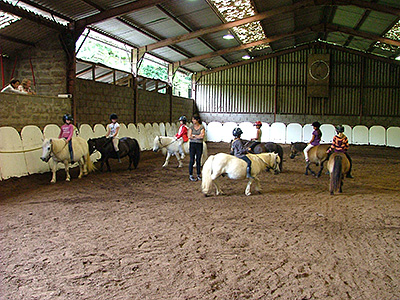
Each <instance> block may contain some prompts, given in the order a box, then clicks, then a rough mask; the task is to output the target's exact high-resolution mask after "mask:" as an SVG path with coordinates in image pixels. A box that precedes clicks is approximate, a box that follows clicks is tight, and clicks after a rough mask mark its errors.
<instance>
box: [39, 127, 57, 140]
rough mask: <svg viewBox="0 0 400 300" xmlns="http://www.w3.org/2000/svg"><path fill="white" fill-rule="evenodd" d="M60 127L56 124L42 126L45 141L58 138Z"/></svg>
mask: <svg viewBox="0 0 400 300" xmlns="http://www.w3.org/2000/svg"><path fill="white" fill-rule="evenodd" d="M60 131H61V129H60V127H59V126H58V125H56V124H48V125H46V126H44V129H43V136H44V138H45V139H54V138H58V136H59V135H60Z"/></svg>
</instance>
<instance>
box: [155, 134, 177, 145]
mask: <svg viewBox="0 0 400 300" xmlns="http://www.w3.org/2000/svg"><path fill="white" fill-rule="evenodd" d="M177 141H178V140H175V139H174V140H172V142H171V143H169V144H166V145H163V144H162V143H161V136H159V137H158V142H159V143H160V146H161V148H164V147H168V146H169V145H171V144H173V143H175V142H177Z"/></svg>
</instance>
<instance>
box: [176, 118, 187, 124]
mask: <svg viewBox="0 0 400 300" xmlns="http://www.w3.org/2000/svg"><path fill="white" fill-rule="evenodd" d="M178 121H183V123H186V122H187V119H186V116H181V117H180V118H179V120H178Z"/></svg>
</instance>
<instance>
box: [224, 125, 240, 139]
mask: <svg viewBox="0 0 400 300" xmlns="http://www.w3.org/2000/svg"><path fill="white" fill-rule="evenodd" d="M236 127H238V125H237V124H236V123H235V122H226V123H224V124H222V128H221V136H222V138H221V141H222V142H225V143H230V142H231V141H232V140H233V134H232V132H233V129H235V128H236Z"/></svg>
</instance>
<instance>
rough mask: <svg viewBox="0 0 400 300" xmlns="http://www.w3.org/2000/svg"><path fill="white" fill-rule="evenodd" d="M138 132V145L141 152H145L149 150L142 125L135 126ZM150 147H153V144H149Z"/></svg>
mask: <svg viewBox="0 0 400 300" xmlns="http://www.w3.org/2000/svg"><path fill="white" fill-rule="evenodd" d="M136 128H137V130H138V142H139V145H140V148H141V150H142V151H143V150H146V149H149V148H150V145H149V142H148V140H147V136H146V129H145V127H144V125H143V124H142V123H138V124H137V126H136ZM151 147H153V144H151Z"/></svg>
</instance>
